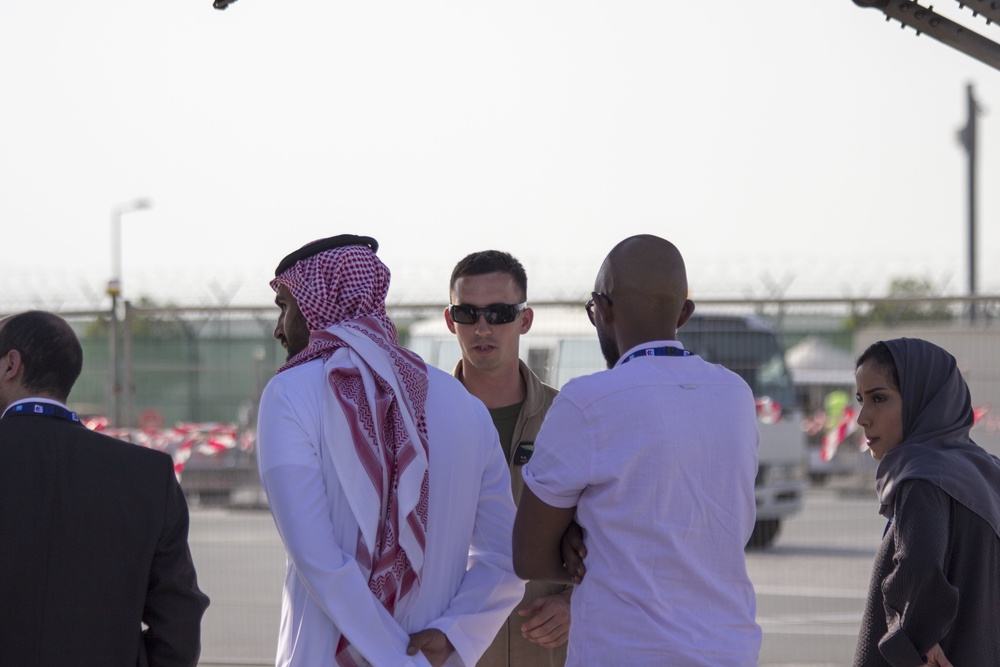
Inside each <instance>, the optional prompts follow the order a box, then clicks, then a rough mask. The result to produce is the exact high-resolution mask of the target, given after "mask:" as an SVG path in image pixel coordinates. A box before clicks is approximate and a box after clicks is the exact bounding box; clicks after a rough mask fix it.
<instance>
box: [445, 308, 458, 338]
mask: <svg viewBox="0 0 1000 667" xmlns="http://www.w3.org/2000/svg"><path fill="white" fill-rule="evenodd" d="M444 321H445V323H446V324H447V325H448V331H450V332H452V333H457V332H456V331H455V320H453V319H451V309H450V308H445V309H444Z"/></svg>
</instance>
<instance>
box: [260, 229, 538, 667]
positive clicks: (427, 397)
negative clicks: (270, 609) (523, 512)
mask: <svg viewBox="0 0 1000 667" xmlns="http://www.w3.org/2000/svg"><path fill="white" fill-rule="evenodd" d="M377 248H378V244H377V243H376V242H375V241H374V239H371V238H367V237H358V236H353V235H341V236H337V237H332V238H329V239H323V240H320V241H316V242H314V243H311V244H308V245H306V246H304V247H303V248H301V249H299V250H298V251H296V252H294V253H292V254H291V255H289V256H288V257H286V258H285V259H284V260H282V262H281V263H280V264H279V266H278V269H277V271H276V272H275V279H274V280H273V281H272V282H271V286H272V287H273V288H274V290H275V292H276V299H275V302H276V304H277V305H278V307H279V309H280V311H281V312H280V315H279V318H278V324H277V326H276V327H275V331H274V335H275V338H277V339H278V340H280V341H281V342H282V344H283V345H284V346H285V348H286V349H287V351H288V361H287V363H286V364H285V365H284V366H283V367H282V368H281V370H279V372H278V374H277V375H276V376H275V377H274V378H273V379H272V380H271V381H270V382H269V383H268V385H267V387H266V388H265V390H264V394H263V396H262V398H261V406H260V415H259V419H258V461H259V466H260V477H261V482H262V484H263V485H264V490H265V492H266V493H267V497H268V502H269V503H270V507H271V512H272V514H273V516H274V520H275V524H276V525H277V527H278V532H279V533H280V534H281V538H282V541H283V542H284V544H285V549H286V552H287V555H288V565H287V572H286V577H285V589H284V594H283V599H282V613H281V629H280V633H279V640H278V652H277V665H279V666H280V667H286V666H287V667H299V666H301V667H321V666H322V665H334V664H337V665H348V666H350V665H366V664H370V665H375V666H376V667H382V666H390V665H392V666H394V665H419V666H425V665H428V664H430V665H435V666H437V665H465V666H466V667H472V665H474V664H475V663H476V661H477V660H478V659H479V657H480V656H481V654H482V653H483V652H484V651H485V650H486V648H487V647H488V646H489V644H490V642H491V641H492V639H493V637H494V636H495V634H496V632H497V630H498V629H499V628H500V626H501V625H502V624H503V622H504V620H505V619H506V617H507V615H508V614H509V613H510V611H511V610H512V609H513V608H514V606H515V605H516V604H517V603H518V602H519V601H520V599H521V595H522V594H523V590H524V584H523V582H521V581H520V580H519V579H517V577H516V576H515V575H514V573H513V569H512V564H511V553H510V536H511V530H512V525H513V519H514V511H515V510H514V504H513V500H512V498H511V493H510V478H509V473H508V470H507V466H506V463H505V461H504V460H503V456H502V454H501V449H500V447H499V443H498V441H497V434H496V429H495V428H494V427H493V423H492V421H491V420H490V417H489V414H488V413H487V411H486V409H485V408H484V407H483V406H482V404H481V403H480V402H479V401H477V400H475V399H474V398H473V397H472V396H470V395H469V394H468V393H467V392H466V391H465V389H464V388H463V387H462V386H461V384H459V383H458V382H457V381H456V380H454V379H453V378H452V377H451V376H449V375H447V374H446V373H444V372H441V371H438V370H436V369H433V368H428V367H426V366H425V365H424V363H423V362H422V360H420V358H419V357H417V356H416V355H414V354H413V353H412V352H410V351H408V350H405V349H403V348H401V347H399V346H398V344H397V340H396V331H395V327H394V326H393V325H392V323H391V321H390V320H389V319H388V317H387V315H386V312H385V295H386V292H387V290H388V285H389V271H388V269H387V268H386V267H385V265H384V264H382V262H381V261H380V260H379V259H378V258H377V257H376V256H375V251H376V250H377Z"/></svg>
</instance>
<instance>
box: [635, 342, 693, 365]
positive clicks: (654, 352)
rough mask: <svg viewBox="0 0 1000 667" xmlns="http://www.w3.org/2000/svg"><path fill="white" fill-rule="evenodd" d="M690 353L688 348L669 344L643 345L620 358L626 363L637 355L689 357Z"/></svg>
mask: <svg viewBox="0 0 1000 667" xmlns="http://www.w3.org/2000/svg"><path fill="white" fill-rule="evenodd" d="M690 356H691V353H690V352H689V351H688V350H684V349H681V348H679V347H670V346H669V345H664V346H663V347H644V348H642V349H641V350H636V351H635V352H633V353H632V354H630V355H628V356H627V357H625V358H624V359H622V363H623V364H627V363H628V362H630V361H632V360H633V359H635V358H637V357H690Z"/></svg>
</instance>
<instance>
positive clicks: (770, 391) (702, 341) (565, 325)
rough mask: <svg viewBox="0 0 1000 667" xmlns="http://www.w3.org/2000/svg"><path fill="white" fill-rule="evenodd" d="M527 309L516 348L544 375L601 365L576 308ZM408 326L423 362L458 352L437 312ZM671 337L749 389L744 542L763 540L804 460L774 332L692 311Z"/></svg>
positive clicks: (452, 359)
mask: <svg viewBox="0 0 1000 667" xmlns="http://www.w3.org/2000/svg"><path fill="white" fill-rule="evenodd" d="M534 310H535V319H534V323H533V324H532V327H531V330H530V331H529V332H528V333H527V334H526V335H525V336H522V337H521V347H520V355H521V358H522V359H524V361H525V363H527V364H528V366H529V367H530V368H531V369H532V370H533V371H534V372H535V373H536V374H538V376H539V377H540V378H541V379H542V381H543V382H546V383H547V384H550V385H552V386H554V387H556V388H561V387H562V386H563V385H564V384H566V382H568V381H569V380H571V379H573V378H574V377H577V376H580V375H585V374H588V373H594V372H597V371H600V370H604V369H605V368H607V364H606V363H605V361H604V358H603V357H602V356H601V351H600V347H599V346H598V343H597V334H596V332H595V331H594V328H593V326H591V324H590V322H589V321H588V320H587V318H586V316H585V315H584V313H583V312H582V309H580V308H575V309H571V308H568V307H539V308H535V309H534ZM409 333H410V336H409V340H408V346H409V347H410V348H411V349H413V351H415V352H416V353H417V354H419V355H420V356H421V357H423V359H424V360H425V361H426V362H427V363H429V364H432V365H435V366H437V367H439V368H442V369H444V370H446V371H449V372H450V371H451V370H452V369H453V368H454V366H455V364H456V363H457V362H458V360H459V359H460V358H461V350H460V349H459V347H458V341H457V340H456V338H455V336H454V335H453V334H452V333H450V332H449V331H448V329H447V327H446V326H445V323H444V316H443V315H442V316H441V317H440V318H435V319H430V320H424V321H421V322H416V323H414V324H413V325H412V326H411V327H410V330H409ZM677 337H678V339H679V340H680V341H681V343H682V344H683V345H684V347H685V348H686V349H688V350H691V351H692V352H693V353H695V354H697V355H699V356H701V357H702V358H703V359H705V360H706V361H710V362H712V363H716V364H721V365H722V366H725V367H726V368H728V369H729V370H731V371H733V372H734V373H736V374H738V375H739V376H740V377H742V378H743V379H744V380H745V381H746V382H747V384H749V385H750V388H751V389H752V390H753V393H754V397H755V399H756V401H757V409H758V417H759V426H760V435H761V443H760V451H759V467H758V469H757V479H756V482H755V489H754V491H755V495H756V499H757V523H756V525H755V527H754V533H753V536H752V537H751V539H750V542H749V544H748V547H751V548H764V547H767V546H769V545H770V544H771V543H772V542H773V541H774V539H775V538H776V537H777V534H778V531H779V529H780V526H781V521H782V520H783V519H785V518H786V517H788V516H789V515H791V514H794V513H795V512H798V511H799V510H800V509H801V508H802V503H803V500H804V495H805V489H806V471H807V465H808V450H807V447H806V436H805V433H804V432H803V431H802V428H801V421H802V416H801V414H800V411H799V408H798V407H797V406H796V404H795V391H794V389H793V387H792V381H791V377H790V375H789V373H788V370H787V368H786V367H785V358H784V350H783V348H782V346H781V342H780V339H779V338H778V336H777V333H776V332H775V330H774V329H773V328H772V327H771V326H770V325H768V324H767V323H766V322H765V321H763V320H761V319H758V318H756V317H752V316H747V315H713V314H701V313H697V312H696V313H695V315H694V316H693V317H692V318H691V320H690V321H689V322H688V323H687V324H686V325H685V326H684V327H683V328H682V329H681V330H680V331H678V332H677Z"/></svg>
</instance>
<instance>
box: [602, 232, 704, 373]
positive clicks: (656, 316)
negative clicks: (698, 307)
mask: <svg viewBox="0 0 1000 667" xmlns="http://www.w3.org/2000/svg"><path fill="white" fill-rule="evenodd" d="M594 291H595V292H600V293H602V294H605V295H606V296H607V298H608V299H610V302H611V304H613V305H605V304H602V306H603V307H604V310H605V311H607V313H606V315H607V316H606V317H603V318H602V319H603V320H605V324H606V326H604V327H601V326H599V327H598V336H599V337H600V338H601V345H602V349H604V352H605V357H606V358H607V357H608V356H609V355H610V354H613V353H617V354H619V355H620V354H622V353H624V352H625V351H626V350H628V349H629V348H631V347H634V346H635V345H638V344H640V343H643V342H647V341H650V340H673V339H675V338H676V337H677V329H678V328H679V327H680V326H682V325H683V324H684V323H685V322H687V320H688V318H689V317H690V316H691V313H693V312H694V303H692V302H691V301H689V300H688V298H687V297H688V283H687V271H686V269H685V267H684V258H683V257H681V253H680V251H679V250H678V249H677V247H676V246H675V245H674V244H673V243H671V242H670V241H667V240H666V239H662V238H660V237H658V236H653V235H652V234H641V235H638V236H631V237H629V238H627V239H625V240H624V241H622V242H621V243H619V244H618V245H616V246H615V247H614V248H612V250H611V252H610V253H608V256H607V258H605V260H604V263H603V264H602V265H601V269H600V271H599V272H598V274H597V280H596V281H595V283H594ZM602 329H603V331H602ZM608 361H609V364H611V363H612V362H611V361H610V359H609V360H608Z"/></svg>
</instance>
